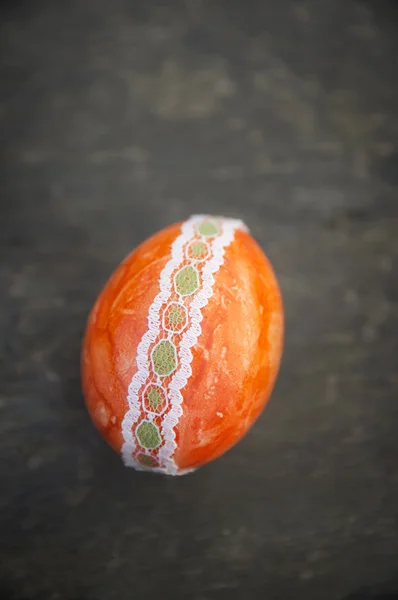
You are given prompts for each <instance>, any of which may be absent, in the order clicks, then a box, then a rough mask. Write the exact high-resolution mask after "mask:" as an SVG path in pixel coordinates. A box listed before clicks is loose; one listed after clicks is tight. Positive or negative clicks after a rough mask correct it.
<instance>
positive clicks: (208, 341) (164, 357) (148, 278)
mask: <svg viewBox="0 0 398 600" xmlns="http://www.w3.org/2000/svg"><path fill="white" fill-rule="evenodd" d="M283 327H284V322H283V304H282V297H281V293H280V289H279V286H278V282H277V279H276V276H275V273H274V271H273V268H272V266H271V264H270V262H269V260H268V259H267V257H266V256H265V254H264V252H263V251H262V249H261V248H260V246H259V245H258V244H257V242H256V241H255V240H254V238H253V237H252V236H251V235H250V233H249V231H248V229H247V228H246V226H245V225H244V224H243V222H242V221H240V220H238V219H230V218H223V217H213V216H211V215H195V216H192V217H191V218H189V219H188V220H187V221H184V222H182V223H176V224H173V225H171V226H168V227H166V228H165V229H163V230H161V231H160V232H158V233H156V234H154V235H153V236H152V237H150V238H149V239H147V240H146V241H144V242H143V243H141V245H140V246H138V247H137V248H136V249H135V250H134V251H133V252H132V253H131V254H130V255H129V256H127V258H125V260H123V262H122V263H121V264H120V265H119V266H118V267H117V268H116V270H115V271H114V273H113V274H112V276H111V277H110V279H109V281H108V282H107V283H106V285H105V287H104V288H103V290H102V291H101V293H100V294H99V296H98V298H97V300H96V302H95V304H94V307H93V309H92V311H91V313H90V315H89V318H88V322H87V327H86V332H85V336H84V340H83V347H82V358H81V367H82V385H83V393H84V397H85V401H86V406H87V409H88V411H89V414H90V416H91V418H92V420H93V422H94V424H95V426H96V427H97V429H98V430H99V432H100V433H101V435H102V436H103V437H104V439H105V440H106V442H108V444H109V445H110V446H111V447H112V448H113V449H114V450H115V451H116V452H118V453H119V454H120V455H121V457H122V460H123V461H124V464H125V465H126V466H128V467H133V468H135V469H138V470H149V471H152V472H156V473H165V474H169V475H180V474H184V473H187V472H190V471H193V470H195V469H197V468H198V467H200V466H202V465H204V464H206V463H209V462H210V461H213V460H214V459H216V458H218V457H220V456H221V455H223V454H224V453H225V452H226V451H227V450H229V449H230V448H231V447H232V446H234V445H235V444H236V443H237V442H238V441H239V440H241V438H242V437H243V436H244V435H245V434H246V433H247V432H248V430H249V429H250V428H251V426H252V425H253V424H254V422H255V421H256V419H257V418H258V416H259V415H260V413H261V412H262V410H263V408H264V406H265V404H266V403H267V401H268V399H269V397H270V394H271V392H272V389H273V387H274V384H275V380H276V377H277V374H278V370H279V365H280V360H281V355H282V346H283Z"/></svg>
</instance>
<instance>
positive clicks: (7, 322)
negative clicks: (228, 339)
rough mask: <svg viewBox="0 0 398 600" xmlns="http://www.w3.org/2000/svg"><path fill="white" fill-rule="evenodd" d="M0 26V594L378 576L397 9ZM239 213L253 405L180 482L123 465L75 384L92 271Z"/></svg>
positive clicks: (104, 10)
mask: <svg viewBox="0 0 398 600" xmlns="http://www.w3.org/2000/svg"><path fill="white" fill-rule="evenodd" d="M1 10H2V14H1V16H2V18H1V25H0V29H1V32H0V44H1V59H0V61H1V88H2V100H1V105H0V118H1V128H2V132H3V136H2V142H1V144H2V150H3V158H2V162H1V183H2V192H1V208H2V210H1V221H0V223H1V259H2V261H1V312H0V323H1V396H0V411H1V412H0V461H1V484H0V485H1V488H0V559H1V560H0V563H1V566H0V597H1V598H6V599H10V600H39V599H40V600H124V599H127V598H134V599H136V600H147V599H148V600H151V599H152V598H157V599H158V598H163V597H164V598H170V599H172V598H175V599H182V600H185V599H192V600H224V599H225V600H241V599H242V600H243V599H246V598H255V599H257V598H267V600H277V599H281V600H290V599H292V600H293V599H294V600H301V599H302V600H323V599H324V600H343V599H344V600H345V599H347V598H348V597H349V598H353V599H355V600H361V599H365V598H366V599H368V600H369V599H372V600H375V599H376V598H382V596H381V595H380V594H383V593H384V592H385V593H387V592H388V593H392V592H396V591H397V590H398V582H397V579H398V522H397V515H398V472H397V456H398V441H397V425H398V370H397V363H398V348H397V331H398V281H397V266H398V220H397V218H398V205H397V202H398V198H397V193H398V119H397V107H398V85H397V75H398V7H397V4H396V3H395V2H393V1H391V2H387V1H383V2H373V3H372V2H365V1H364V2H361V1H357V2H351V1H349V0H344V1H343V0H341V1H338V0H337V1H332V0H307V1H306V0H304V1H302V2H299V1H297V2H295V1H292V0H279V1H277V2H275V1H272V0H263V1H262V2H260V1H259V2H254V1H253V0H249V1H248V2H242V1H241V0H228V1H227V0H224V1H221V0H218V1H217V0H216V1H215V2H210V1H209V2H207V1H203V2H202V1H200V0H190V1H188V0H187V1H186V2H177V1H174V0H169V1H168V2H164V3H163V2H160V0H158V1H153V2H133V1H127V0H125V1H123V0H113V1H112V2H109V1H108V0H75V1H63V2H61V1H59V0H51V1H47V2H44V1H32V2H27V1H26V2H23V1H18V2H9V3H7V4H3V6H2V9H1ZM199 211H200V212H202V211H203V212H216V213H218V214H220V213H224V214H225V215H233V216H238V217H240V218H242V219H244V220H245V221H246V223H247V224H248V226H249V227H250V228H251V230H252V233H253V235H254V236H255V237H256V239H257V240H258V241H259V242H260V243H261V245H262V246H263V248H264V250H265V251H266V252H267V254H268V256H269V257H270V259H271V260H272V262H273V264H274V267H275V270H276V272H277V274H278V277H279V280H280V283H281V287H282V290H283V294H284V299H285V306H286V326H287V338H286V348H285V354H284V361H283V366H282V369H281V372H280V377H279V380H278V384H277V386H276V389H275V393H274V394H273V397H272V400H271V402H270V403H269V405H268V407H267V409H266V410H265V412H264V413H263V415H262V417H261V419H260V420H259V421H258V423H257V424H256V426H255V427H254V428H253V429H252V431H251V432H250V434H249V435H248V436H247V437H246V438H245V440H244V441H242V443H241V444H239V445H238V446H237V447H236V448H235V449H234V450H232V451H231V452H230V453H228V455H226V456H225V457H224V458H222V459H220V460H219V461H217V462H215V463H214V464H212V465H210V466H208V467H206V468H204V469H202V470H200V471H198V472H197V473H196V474H194V475H190V476H187V477H184V478H178V479H172V478H170V479H168V478H160V477H155V476H150V475H146V474H137V473H135V472H133V471H130V470H126V469H125V468H124V467H123V466H122V464H121V462H120V460H119V459H118V457H117V456H116V455H114V454H113V453H112V451H111V450H109V449H108V448H107V447H106V446H105V444H104V443H103V442H102V441H101V440H100V438H99V437H98V435H97V433H96V432H95V431H94V429H93V428H92V426H91V423H90V421H89V419H88V416H87V414H86V411H85V408H84V405H83V399H82V395H81V392H80V381H79V351H80V344H81V336H82V331H83V328H84V324H85V319H86V317H87V314H88V311H89V310H90V307H91V305H92V303H93V301H94V299H95V297H96V294H97V293H98V291H99V290H100V289H101V286H102V285H103V283H104V282H105V280H106V279H107V277H108V276H109V274H110V273H111V272H112V270H113V269H114V268H115V266H116V265H117V264H118V262H119V261H120V260H121V259H122V258H123V257H124V256H125V254H127V253H128V252H129V251H130V250H131V249H132V248H133V247H134V246H136V245H137V244H138V243H139V242H140V241H142V240H143V239H144V238H145V237H146V236H147V235H149V234H150V233H152V232H154V231H156V230H157V229H159V228H161V227H163V226H165V225H166V224H168V223H170V222H173V221H175V220H178V219H181V218H185V217H187V216H188V215H189V214H190V213H192V212H199Z"/></svg>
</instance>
